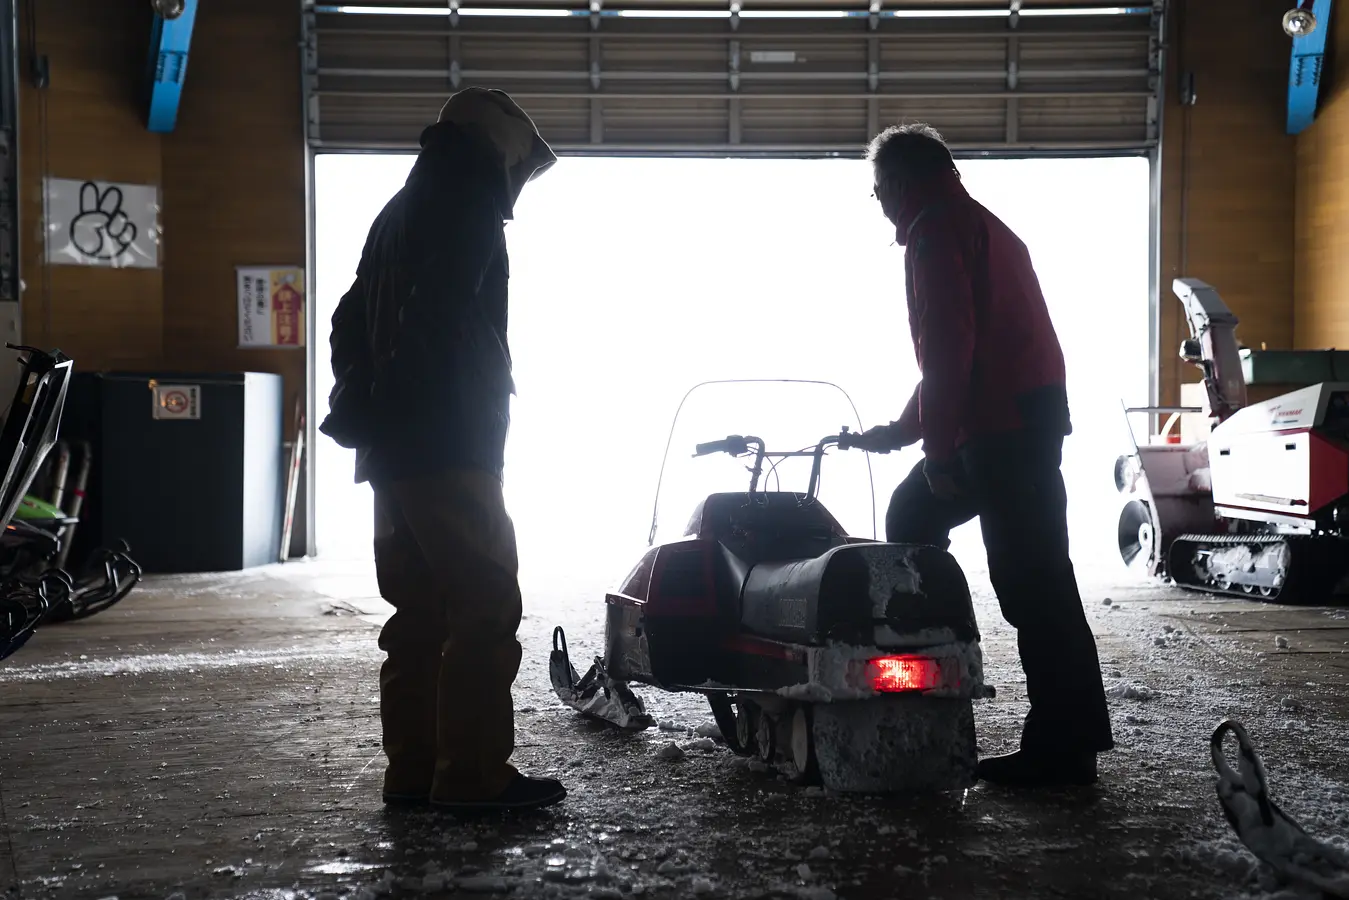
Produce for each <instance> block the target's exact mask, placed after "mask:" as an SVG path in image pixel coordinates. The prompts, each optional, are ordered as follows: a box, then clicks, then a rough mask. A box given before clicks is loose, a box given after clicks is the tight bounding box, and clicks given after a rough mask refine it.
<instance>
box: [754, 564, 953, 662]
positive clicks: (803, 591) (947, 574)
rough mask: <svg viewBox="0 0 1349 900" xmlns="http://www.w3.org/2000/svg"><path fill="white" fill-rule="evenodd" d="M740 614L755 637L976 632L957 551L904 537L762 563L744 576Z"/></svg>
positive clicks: (863, 638) (870, 637)
mask: <svg viewBox="0 0 1349 900" xmlns="http://www.w3.org/2000/svg"><path fill="white" fill-rule="evenodd" d="M741 622H742V624H743V625H744V627H745V628H746V629H747V630H749V631H750V632H752V633H754V634H757V635H759V636H760V637H766V638H774V639H778V640H784V641H791V642H794V643H805V644H821V643H824V642H825V641H828V640H841V641H851V642H859V643H871V642H872V641H875V640H877V635H876V632H877V629H882V630H884V629H889V631H888V632H887V633H886V637H887V638H891V639H893V637H894V636H904V635H913V634H915V633H916V632H919V631H922V632H929V633H933V634H935V633H936V631H937V630H948V629H949V631H950V637H949V638H948V639H954V640H957V641H971V640H977V639H978V636H979V630H978V625H977V624H976V622H975V618H974V607H973V604H972V603H971V600H970V593H969V585H968V583H967V582H966V581H965V575H964V573H963V572H962V571H961V569H960V566H959V564H957V563H956V561H955V558H954V557H952V556H951V555H950V554H949V553H947V552H945V551H943V550H940V549H938V548H936V547H923V546H910V545H904V544H882V543H857V544H846V545H844V546H840V547H835V548H833V549H831V550H828V551H827V552H825V553H824V554H822V555H820V556H818V557H815V558H813V559H799V560H789V561H785V562H769V563H760V564H758V565H757V566H755V567H754V568H753V569H751V570H750V572H749V577H748V578H747V579H746V582H745V588H744V591H743V593H742V595H741ZM884 642H885V643H888V642H890V641H889V640H887V641H884Z"/></svg>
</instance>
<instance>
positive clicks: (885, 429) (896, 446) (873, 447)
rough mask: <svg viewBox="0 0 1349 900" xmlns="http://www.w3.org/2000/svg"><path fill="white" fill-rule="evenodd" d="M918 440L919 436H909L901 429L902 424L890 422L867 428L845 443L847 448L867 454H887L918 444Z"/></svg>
mask: <svg viewBox="0 0 1349 900" xmlns="http://www.w3.org/2000/svg"><path fill="white" fill-rule="evenodd" d="M918 438H919V436H918V435H916V434H909V433H908V429H906V428H904V427H902V423H900V422H891V423H890V424H888V425H877V426H875V427H874V428H868V429H867V430H866V431H864V432H862V433H861V434H858V435H854V436H853V437H852V438H851V439H850V440H849V441H848V442H847V446H848V447H856V448H857V449H859V450H865V451H867V452H868V453H889V452H890V451H891V450H900V449H903V448H904V447H907V446H909V445H910V444H916V443H918Z"/></svg>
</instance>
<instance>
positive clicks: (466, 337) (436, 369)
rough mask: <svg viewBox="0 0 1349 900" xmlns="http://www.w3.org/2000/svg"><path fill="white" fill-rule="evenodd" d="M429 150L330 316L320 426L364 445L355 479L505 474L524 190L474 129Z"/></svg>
mask: <svg viewBox="0 0 1349 900" xmlns="http://www.w3.org/2000/svg"><path fill="white" fill-rule="evenodd" d="M421 147H422V150H421V153H420V155H419V156H418V158H417V162H416V163H415V164H414V165H413V167H412V171H411V173H410V174H409V175H408V178H407V181H406V183H405V184H404V186H403V188H402V189H401V190H399V192H398V193H397V194H395V195H394V196H393V198H392V199H390V200H389V202H388V204H386V205H385V207H384V209H383V210H382V211H381V212H380V214H379V216H378V217H377V218H376V219H375V222H374V224H373V225H372V226H371V228H370V233H369V235H368V236H367V238H366V242H365V248H364V250H363V251H362V252H361V260H360V263H359V265H358V267H357V270H356V280H355V282H354V283H353V284H352V286H351V288H350V289H349V290H348V291H347V293H346V295H345V296H343V297H342V300H341V302H340V303H339V304H338V307H337V311H336V313H334V315H333V319H332V326H333V330H332V337H331V346H332V366H333V375H334V376H335V378H336V384H335V385H334V387H333V390H332V393H331V394H330V395H329V406H330V409H331V411H330V414H329V415H328V417H327V419H325V420H324V422H323V424H322V425H321V426H320V428H319V430H320V431H322V432H323V433H324V434H326V435H328V436H329V437H331V438H333V440H335V441H336V442H337V443H338V444H339V445H341V446H343V447H348V448H354V449H355V450H356V481H357V482H363V481H371V482H375V483H379V482H381V481H390V480H399V479H405V478H415V477H419V476H423V475H429V474H433V473H435V472H438V471H441V470H444V469H446V468H450V467H473V468H481V469H486V470H488V471H491V472H493V473H495V474H496V475H497V476H498V477H500V475H501V472H502V468H503V462H504V460H503V457H504V453H505V444H506V433H507V430H508V427H509V422H510V397H511V394H512V393H513V392H514V382H513V380H512V377H511V357H510V349H509V346H508V344H507V340H506V317H507V277H508V274H509V267H508V262H507V256H506V235H505V226H504V220H505V219H509V218H510V217H511V214H512V206H513V197H512V194H511V192H510V190H509V187H508V184H507V176H506V172H505V169H504V167H503V166H502V164H501V163H500V161H499V158H498V157H497V156H496V155H495V154H494V153H493V152H492V148H491V145H490V144H489V143H488V142H487V141H485V140H483V139H482V138H480V137H478V136H477V135H476V133H471V132H468V131H465V130H463V129H462V128H460V127H459V126H457V125H455V124H452V123H449V122H443V123H439V124H436V125H432V126H431V127H429V128H427V129H426V130H425V131H424V132H423V133H422V137H421Z"/></svg>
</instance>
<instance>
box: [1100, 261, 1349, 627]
mask: <svg viewBox="0 0 1349 900" xmlns="http://www.w3.org/2000/svg"><path fill="white" fill-rule="evenodd" d="M1172 287H1173V290H1174V291H1175V293H1176V295H1177V296H1178V297H1179V298H1180V300H1181V303H1182V304H1183V305H1184V308H1185V317H1186V320H1187V322H1188V325H1189V330H1190V335H1191V336H1190V339H1188V340H1186V341H1184V342H1183V343H1182V345H1181V350H1180V357H1181V358H1182V359H1184V360H1185V361H1187V362H1190V363H1193V364H1194V365H1196V366H1198V367H1199V368H1200V370H1201V371H1202V372H1203V385H1204V394H1205V397H1206V406H1204V407H1136V408H1132V409H1129V408H1126V410H1125V413H1126V417H1127V416H1128V415H1129V414H1133V413H1144V414H1148V415H1159V414H1160V415H1169V417H1170V418H1169V419H1168V421H1167V423H1166V425H1165V426H1164V427H1163V428H1162V429H1161V433H1160V434H1159V435H1158V436H1156V437H1154V438H1153V439H1152V441H1151V442H1149V443H1143V444H1140V443H1138V442H1137V440H1136V438H1135V439H1134V445H1133V452H1132V453H1130V454H1126V455H1124V456H1121V457H1119V459H1117V460H1116V462H1115V486H1116V487H1117V488H1118V489H1119V491H1120V493H1121V494H1123V495H1125V497H1126V498H1127V499H1126V501H1125V503H1124V506H1123V509H1122V510H1121V512H1120V517H1119V524H1118V537H1119V550H1120V556H1121V558H1122V559H1123V560H1124V563H1125V564H1126V565H1127V566H1129V567H1131V568H1133V569H1135V570H1137V571H1139V572H1142V573H1145V574H1147V575H1149V576H1152V577H1155V578H1159V579H1163V580H1168V581H1170V582H1172V583H1174V584H1176V585H1177V586H1180V587H1183V588H1188V589H1191V590H1197V591H1204V592H1209V593H1215V594H1229V595H1236V596H1248V597H1253V598H1264V599H1266V600H1270V601H1279V602H1285V603H1323V602H1326V601H1327V600H1328V599H1330V598H1331V597H1332V596H1333V595H1335V594H1342V593H1344V590H1345V580H1346V579H1345V576H1346V575H1347V574H1349V382H1342V381H1321V382H1319V383H1315V384H1310V385H1308V386H1305V387H1300V388H1298V389H1296V390H1293V391H1291V392H1289V393H1285V394H1282V395H1280V396H1276V397H1273V398H1271V399H1268V400H1265V401H1263V402H1259V403H1251V404H1248V403H1247V373H1246V371H1245V369H1246V368H1247V365H1249V364H1250V362H1251V360H1252V359H1253V356H1252V351H1244V350H1242V349H1241V348H1240V347H1239V346H1238V344H1237V339H1236V327H1237V324H1238V321H1237V317H1236V316H1235V315H1233V314H1232V312H1231V310H1229V309H1228V308H1227V306H1226V305H1225V304H1224V303H1223V301H1222V298H1221V297H1219V296H1218V292H1217V291H1216V290H1214V289H1213V288H1212V287H1211V286H1210V285H1208V284H1206V283H1204V282H1202V281H1199V280H1197V279H1190V278H1179V279H1176V281H1175V282H1174V283H1173V286H1172ZM1186 414H1190V415H1196V414H1198V415H1201V416H1206V417H1207V420H1206V421H1207V423H1208V425H1209V430H1208V434H1207V438H1206V439H1202V438H1201V439H1193V440H1190V441H1189V442H1183V441H1182V440H1180V438H1181V437H1182V436H1181V435H1179V434H1175V433H1173V431H1172V429H1173V427H1174V426H1175V424H1176V422H1177V421H1179V417H1180V416H1182V415H1186ZM1132 432H1133V429H1132V427H1130V433H1131V436H1132Z"/></svg>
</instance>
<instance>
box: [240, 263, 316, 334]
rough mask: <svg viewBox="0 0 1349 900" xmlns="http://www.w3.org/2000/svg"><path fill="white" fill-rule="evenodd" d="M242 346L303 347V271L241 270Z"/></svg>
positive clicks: (279, 268)
mask: <svg viewBox="0 0 1349 900" xmlns="http://www.w3.org/2000/svg"><path fill="white" fill-rule="evenodd" d="M238 289H239V346H240V347H303V346H304V330H305V325H304V269H301V268H299V267H295V266H289V267H275V268H273V267H269V266H249V267H240V268H239V269H238Z"/></svg>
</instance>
